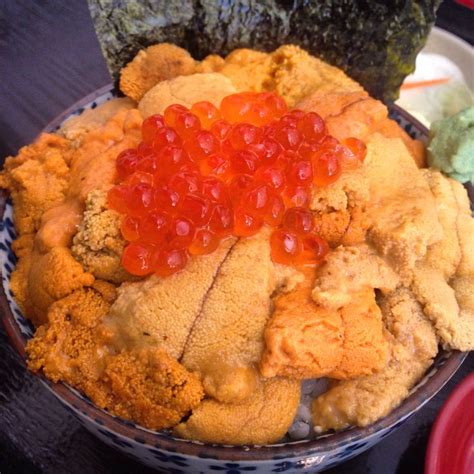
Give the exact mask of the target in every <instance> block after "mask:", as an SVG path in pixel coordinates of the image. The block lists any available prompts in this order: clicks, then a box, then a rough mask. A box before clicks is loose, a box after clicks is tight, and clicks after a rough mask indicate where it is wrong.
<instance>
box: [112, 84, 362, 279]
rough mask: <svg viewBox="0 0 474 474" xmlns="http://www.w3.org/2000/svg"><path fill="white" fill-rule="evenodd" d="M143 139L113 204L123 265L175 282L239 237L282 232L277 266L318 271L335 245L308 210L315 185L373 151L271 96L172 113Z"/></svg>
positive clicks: (243, 96) (126, 164) (120, 160)
mask: <svg viewBox="0 0 474 474" xmlns="http://www.w3.org/2000/svg"><path fill="white" fill-rule="evenodd" d="M142 138H143V141H142V143H140V145H139V146H138V147H137V148H136V149H129V150H125V151H123V152H122V153H120V154H119V155H118V157H117V160H116V170H117V181H118V182H117V185H116V186H114V187H113V188H112V189H111V190H110V191H109V193H108V205H109V207H110V208H111V209H115V210H116V211H118V212H119V213H121V214H123V215H124V217H123V220H122V225H121V232H122V235H123V237H124V239H125V240H126V241H128V244H127V246H126V247H125V250H124V252H123V255H122V264H123V266H124V267H125V269H126V270H127V271H128V272H130V273H131V274H133V275H149V274H151V273H156V274H157V275H159V276H161V277H167V276H170V275H172V274H173V273H176V272H178V271H180V270H182V269H183V268H185V267H186V264H187V262H188V261H189V258H190V256H194V255H205V254H209V253H211V252H214V251H215V250H216V249H217V248H218V246H219V242H220V241H221V240H222V239H225V238H227V237H229V236H231V235H233V236H237V237H242V238H245V237H249V236H251V235H254V234H256V233H257V232H258V231H259V230H260V229H261V228H262V226H264V225H266V226H270V227H272V228H273V229H274V230H273V232H272V235H271V238H270V246H271V255H272V259H273V260H274V261H275V262H277V263H282V264H285V265H317V264H319V263H321V262H322V261H323V259H324V257H325V255H326V254H327V252H328V251H329V246H328V244H327V242H325V241H324V240H323V239H321V237H319V236H318V235H317V232H316V230H315V226H314V218H313V215H312V213H311V210H310V209H309V206H310V203H311V197H312V191H313V188H314V187H323V186H328V185H329V184H331V183H333V182H335V181H336V180H337V179H338V178H339V176H340V175H341V173H342V172H344V171H345V170H350V169H354V168H356V167H358V166H360V165H361V163H362V162H363V160H364V158H365V155H366V146H365V144H364V143H363V142H361V141H360V140H358V139H356V138H352V137H348V138H346V139H345V140H343V141H342V142H339V141H338V140H336V139H335V138H334V137H332V136H330V135H329V134H328V131H327V128H326V124H325V123H324V120H323V119H322V118H321V117H320V116H319V115H318V114H317V113H314V112H309V113H305V112H303V111H301V110H291V111H288V108H287V106H286V103H285V101H284V100H283V99H282V98H281V97H279V96H278V95H277V94H275V93H273V92H264V93H255V92H243V93H238V94H232V95H230V96H227V97H225V98H224V99H223V100H222V103H221V106H220V108H217V107H215V106H214V105H213V104H211V103H210V102H206V101H203V102H198V103H196V104H194V105H193V106H192V107H191V109H187V108H186V107H184V106H182V105H177V104H174V105H170V106H169V107H167V108H166V110H165V112H164V114H163V116H162V115H152V116H151V117H148V118H147V119H146V120H144V122H143V124H142Z"/></svg>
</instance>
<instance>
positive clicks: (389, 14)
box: [88, 0, 441, 102]
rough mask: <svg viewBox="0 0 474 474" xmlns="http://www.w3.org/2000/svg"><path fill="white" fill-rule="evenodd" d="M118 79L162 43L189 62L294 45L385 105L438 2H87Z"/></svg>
mask: <svg viewBox="0 0 474 474" xmlns="http://www.w3.org/2000/svg"><path fill="white" fill-rule="evenodd" d="M88 2H89V8H90V11H91V16H92V19H93V22H94V25H95V29H96V32H97V36H98V38H99V42H100V43H101V47H102V51H103V53H104V56H105V58H106V60H107V63H108V66H109V69H110V71H111V73H112V75H113V76H114V78H115V79H116V78H117V76H118V72H119V70H120V68H121V67H123V66H124V65H125V64H126V63H127V62H128V61H130V60H131V59H132V58H133V57H134V55H135V54H136V53H137V52H138V51H139V50H140V49H142V48H144V47H146V46H149V45H151V44H155V43H159V42H163V41H167V42H170V43H175V44H177V45H179V46H182V47H184V48H185V49H187V50H188V51H189V52H190V53H191V54H192V55H193V57H194V58H196V59H202V58H203V57H205V56H206V55H208V54H211V53H216V54H220V55H226V54H228V53H229V52H231V51H232V50H234V49H235V48H242V47H249V48H254V49H259V50H262V51H272V50H274V49H276V48H277V47H278V46H280V45H282V44H286V43H293V44H297V45H299V46H301V47H303V48H304V49H306V50H308V51H309V52H310V53H312V54H314V55H315V56H318V57H320V58H322V59H324V60H325V61H327V62H328V63H330V64H333V65H335V66H338V67H340V68H342V69H343V70H345V71H346V72H347V74H349V76H351V77H352V78H354V79H355V80H357V81H358V82H360V83H361V84H362V85H363V86H364V87H365V88H366V90H367V91H368V92H369V93H370V94H371V95H373V96H374V97H377V98H379V99H382V100H384V101H385V102H390V101H393V100H395V99H396V98H397V97H398V92H399V87H400V85H401V84H402V82H403V79H404V78H405V77H406V76H407V75H408V74H409V73H410V72H412V71H413V70H414V67H415V58H416V55H417V54H418V52H419V51H420V49H421V48H422V47H423V45H424V44H425V42H426V38H427V36H428V33H429V31H430V29H431V27H432V25H433V23H434V20H435V15H436V11H437V8H438V6H439V4H440V3H441V0H420V1H409V0H318V1H315V0H313V1H311V0H294V1H288V0H275V1H270V0H260V1H256V0H217V1H211V0H179V1H178V0H131V1H126V0H88Z"/></svg>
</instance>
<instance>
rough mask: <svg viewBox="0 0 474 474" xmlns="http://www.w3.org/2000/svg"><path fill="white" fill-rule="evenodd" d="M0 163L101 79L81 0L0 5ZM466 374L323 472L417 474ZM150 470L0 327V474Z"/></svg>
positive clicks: (457, 24) (450, 7) (464, 29)
mask: <svg viewBox="0 0 474 474" xmlns="http://www.w3.org/2000/svg"><path fill="white" fill-rule="evenodd" d="M473 20H474V15H473V12H472V11H469V10H466V9H463V8H462V7H459V6H457V5H455V4H454V3H453V2H451V1H447V2H445V3H444V4H443V5H442V7H441V10H440V13H439V17H438V22H437V24H438V26H441V27H442V28H445V29H448V30H450V31H452V32H454V33H456V34H458V35H459V36H462V37H463V38H464V39H466V40H467V41H469V42H470V43H471V44H472V43H473V42H474V32H473V30H472V24H474V21H473ZM0 77H1V80H0V158H2V159H3V158H4V157H5V156H8V155H9V154H12V153H15V152H16V151H17V149H18V148H19V147H20V146H22V145H24V144H26V143H28V142H30V141H31V140H33V139H34V138H35V136H36V135H37V134H38V132H39V131H40V130H41V129H42V128H43V127H44V126H45V125H46V124H47V123H48V122H49V121H51V120H52V119H53V118H54V117H56V116H57V115H58V114H60V113H61V112H62V111H63V110H64V109H66V108H67V107H69V106H71V105H72V104H73V103H74V102H76V101H77V100H79V99H81V98H82V97H84V96H85V95H87V94H88V93H90V92H92V91H94V90H96V89H98V88H99V87H101V86H103V85H105V84H107V83H109V82H110V77H109V75H108V72H107V69H106V66H105V63H104V61H103V59H102V56H101V53H100V49H99V46H98V43H97V40H96V38H95V34H94V30H93V27H92V24H91V21H90V18H89V14H88V10H87V4H86V2H85V1H84V0H74V1H68V2H65V1H62V0H42V1H41V2H32V1H30V0H1V1H0ZM473 370H474V354H471V355H470V356H469V357H468V359H467V360H466V361H465V363H464V364H463V366H462V367H461V369H460V370H459V371H458V372H457V373H456V374H455V375H454V377H453V378H452V380H451V381H450V382H449V383H448V384H447V385H446V386H445V387H444V388H443V390H441V391H440V393H438V394H437V395H436V396H435V397H434V399H433V400H432V401H431V402H430V403H428V404H427V405H426V406H425V407H423V408H422V409H421V410H420V411H419V412H418V413H417V414H416V415H415V416H413V417H412V418H411V419H410V420H409V421H408V422H407V423H406V424H405V425H403V426H402V427H401V428H400V429H399V430H398V431H396V432H395V433H394V434H393V435H391V436H389V437H388V438H386V439H384V440H383V441H382V442H381V443H379V444H378V445H377V446H375V447H374V448H372V449H370V450H369V451H367V452H366V453H364V454H362V455H360V456H358V457H356V458H355V459H353V460H351V461H349V462H347V463H345V464H343V465H341V466H339V467H337V468H335V469H332V470H330V471H327V472H329V473H336V472H337V473H341V474H344V473H372V474H373V473H375V474H378V473H383V474H393V473H403V474H412V473H413V474H415V473H422V472H423V463H424V454H425V450H426V445H427V441H428V435H429V432H430V429H431V426H432V424H433V421H434V419H435V417H436V414H437V413H438V411H439V409H440V407H441V406H442V404H443V403H444V401H445V400H446V398H447V397H448V395H449V394H450V392H451V391H452V390H453V388H454V387H455V386H456V385H457V384H458V383H459V382H460V381H461V380H462V379H463V378H464V377H465V376H466V375H467V374H469V373H471V372H472V371H473ZM66 472H67V473H71V474H74V473H81V474H88V473H112V472H114V473H118V474H120V473H125V472H136V473H151V472H152V471H151V470H150V469H148V468H146V467H143V466H141V465H139V464H137V463H136V462H134V461H132V460H129V459H128V458H126V457H124V456H123V455H121V454H120V453H118V452H116V451H114V450H112V449H110V448H108V447H107V446H105V445H104V444H102V443H101V442H100V441H98V440H97V439H96V438H94V437H93V436H91V435H90V434H89V433H88V432H87V431H86V430H85V429H84V428H82V427H81V426H80V424H79V423H78V422H77V421H76V419H75V418H74V417H73V416H72V415H70V414H69V413H68V412H67V411H66V410H65V409H64V408H63V407H62V406H61V405H60V403H59V402H58V401H57V400H56V399H55V398H54V397H53V396H52V395H51V394H50V393H49V392H48V391H46V389H45V388H44V387H43V386H42V385H41V384H40V382H39V381H38V380H37V379H36V378H35V377H34V376H33V375H31V374H29V373H28V372H27V371H26V369H25V366H24V363H23V362H22V361H21V360H20V358H19V357H18V356H17V355H16V353H15V352H14V351H13V349H12V348H11V347H10V346H9V344H8V341H7V338H6V335H5V332H4V331H3V328H1V327H0V473H1V474H9V473H15V474H18V473H20V474H21V473H28V474H35V473H66Z"/></svg>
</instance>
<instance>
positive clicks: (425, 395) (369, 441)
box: [0, 86, 466, 474]
mask: <svg viewBox="0 0 474 474" xmlns="http://www.w3.org/2000/svg"><path fill="white" fill-rule="evenodd" d="M114 95H115V94H114V91H113V89H112V86H106V87H104V88H102V89H100V90H98V91H96V92H95V93H94V94H91V95H90V96H88V97H85V98H84V99H83V100H81V101H80V102H79V103H77V104H75V105H74V106H73V107H71V108H70V109H68V110H67V111H66V112H64V113H63V114H61V116H59V117H58V118H57V119H55V120H54V121H53V122H52V123H51V124H50V125H49V126H48V127H47V129H46V130H47V131H54V130H55V129H57V128H58V127H59V126H60V124H61V123H62V122H63V121H64V120H65V119H66V118H68V117H69V116H71V115H77V114H79V113H81V112H82V111H83V110H85V109H88V108H94V107H96V106H97V105H99V104H100V103H102V102H105V101H107V100H110V99H111V98H112V97H114ZM391 116H392V118H394V119H395V120H396V121H397V122H398V123H399V124H400V125H401V126H402V127H403V128H404V129H405V130H406V131H407V132H408V133H409V134H410V135H411V136H412V137H414V138H420V139H422V140H426V138H427V130H426V129H425V128H424V127H423V126H422V125H421V124H420V123H419V122H417V121H416V120H415V119H413V118H412V117H411V116H410V115H408V114H407V113H406V112H404V111H403V110H401V109H399V108H398V107H393V108H392V109H391ZM0 215H1V216H2V219H1V221H0V269H1V272H2V288H1V289H0V311H1V317H2V320H3V323H4V325H5V328H6V330H7V333H8V335H9V338H10V341H11V343H12V344H13V346H14V347H15V348H16V350H17V351H18V352H19V354H20V355H21V356H22V357H23V358H25V344H26V341H27V340H28V339H29V338H30V337H31V336H32V335H33V332H34V328H33V326H32V325H31V323H30V322H29V321H28V320H26V319H25V317H24V316H23V315H22V313H21V311H20V309H19V308H18V306H17V304H16V303H15V300H14V297H13V294H12V292H11V289H10V276H11V273H12V271H13V269H14V267H15V263H16V258H15V256H14V254H13V252H12V250H11V244H12V241H13V240H14V238H15V228H14V225H13V219H12V205H11V202H10V201H9V200H8V196H7V194H6V193H5V192H3V191H0ZM465 357H466V354H464V353H460V352H456V351H453V352H448V351H441V352H440V353H439V354H438V356H437V357H436V360H435V361H434V363H433V365H432V367H431V368H430V369H429V371H428V372H427V373H426V374H425V376H424V377H423V378H422V379H421V380H420V381H419V382H418V384H417V385H416V386H415V387H414V388H413V389H412V390H411V392H410V395H409V396H408V397H407V398H406V399H405V400H404V401H403V403H402V404H401V405H400V406H399V407H397V408H396V409H395V410H393V411H392V412H391V413H390V414H389V415H388V416H387V417H385V418H383V419H382V420H379V421H378V422H376V423H374V424H373V425H370V426H368V427H366V428H349V429H347V430H344V431H342V432H338V433H331V434H323V435H321V436H319V437H318V438H317V439H312V440H302V441H291V442H287V443H277V444H272V445H265V446H223V445H211V444H204V443H200V442H197V441H189V440H184V439H179V438H176V437H173V436H171V435H170V434H169V433H167V432H154V431H151V430H148V429H145V428H143V427H141V426H137V425H135V424H134V423H131V422H129V421H126V420H122V419H120V418H118V417H115V416H112V415H110V414H109V413H107V412H106V411H104V410H101V409H99V408H98V407H96V406H95V405H94V404H93V403H92V402H91V401H90V400H89V399H88V398H87V397H86V396H84V395H83V394H81V393H79V392H78V391H76V390H74V389H73V388H71V387H69V386H67V385H65V384H63V383H57V384H55V383H52V382H50V381H49V380H47V379H46V378H45V377H43V376H42V375H39V376H38V377H40V378H41V380H42V382H43V384H44V386H45V387H46V388H47V389H48V390H50V391H51V392H52V393H53V394H54V395H55V396H56V397H57V398H58V399H59V400H60V401H61V402H62V403H63V404H64V406H65V407H66V409H68V410H70V411H71V412H72V413H74V414H75V415H76V416H77V418H78V419H79V421H80V422H81V423H82V424H83V425H84V426H85V427H86V428H87V429H88V430H89V431H90V432H91V433H92V434H94V435H95V436H97V437H98V438H99V439H101V440H102V441H103V442H105V443H106V444H108V445H110V446H112V447H115V448H117V449H119V450H120V451H123V452H124V453H126V454H128V455H130V456H132V457H134V458H135V459H137V460H139V461H141V462H143V463H145V464H147V465H149V466H152V467H154V468H156V469H158V470H159V471H162V472H166V473H198V472H200V473H204V472H205V473H207V472H214V471H215V472H222V473H226V474H239V473H248V472H255V473H274V472H295V471H298V472H319V471H322V470H324V469H328V468H330V467H333V466H335V465H336V464H339V463H341V462H344V461H346V460H348V459H350V458H352V457H354V456H356V455H358V454H360V453H362V452H363V451H365V450H367V449H368V448H370V447H371V446H373V445H374V444H376V443H378V442H379V441H380V440H381V439H383V438H385V437H386V436H388V435H389V434H390V433H392V432H393V431H395V430H396V429H397V428H398V427H399V426H400V425H401V424H402V423H404V422H405V421H406V420H407V419H408V418H409V417H410V416H412V415H413V414H414V413H415V412H416V411H417V410H419V409H420V408H421V407H422V406H423V405H424V404H425V403H427V402H428V401H429V400H430V399H431V398H432V397H433V396H434V395H435V394H436V393H437V392H438V391H439V390H440V389H441V388H442V387H443V385H444V384H446V382H448V380H449V379H450V378H451V377H452V376H453V375H454V373H455V372H456V370H457V369H458V368H459V366H460V365H461V363H462V362H463V360H464V359H465Z"/></svg>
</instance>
